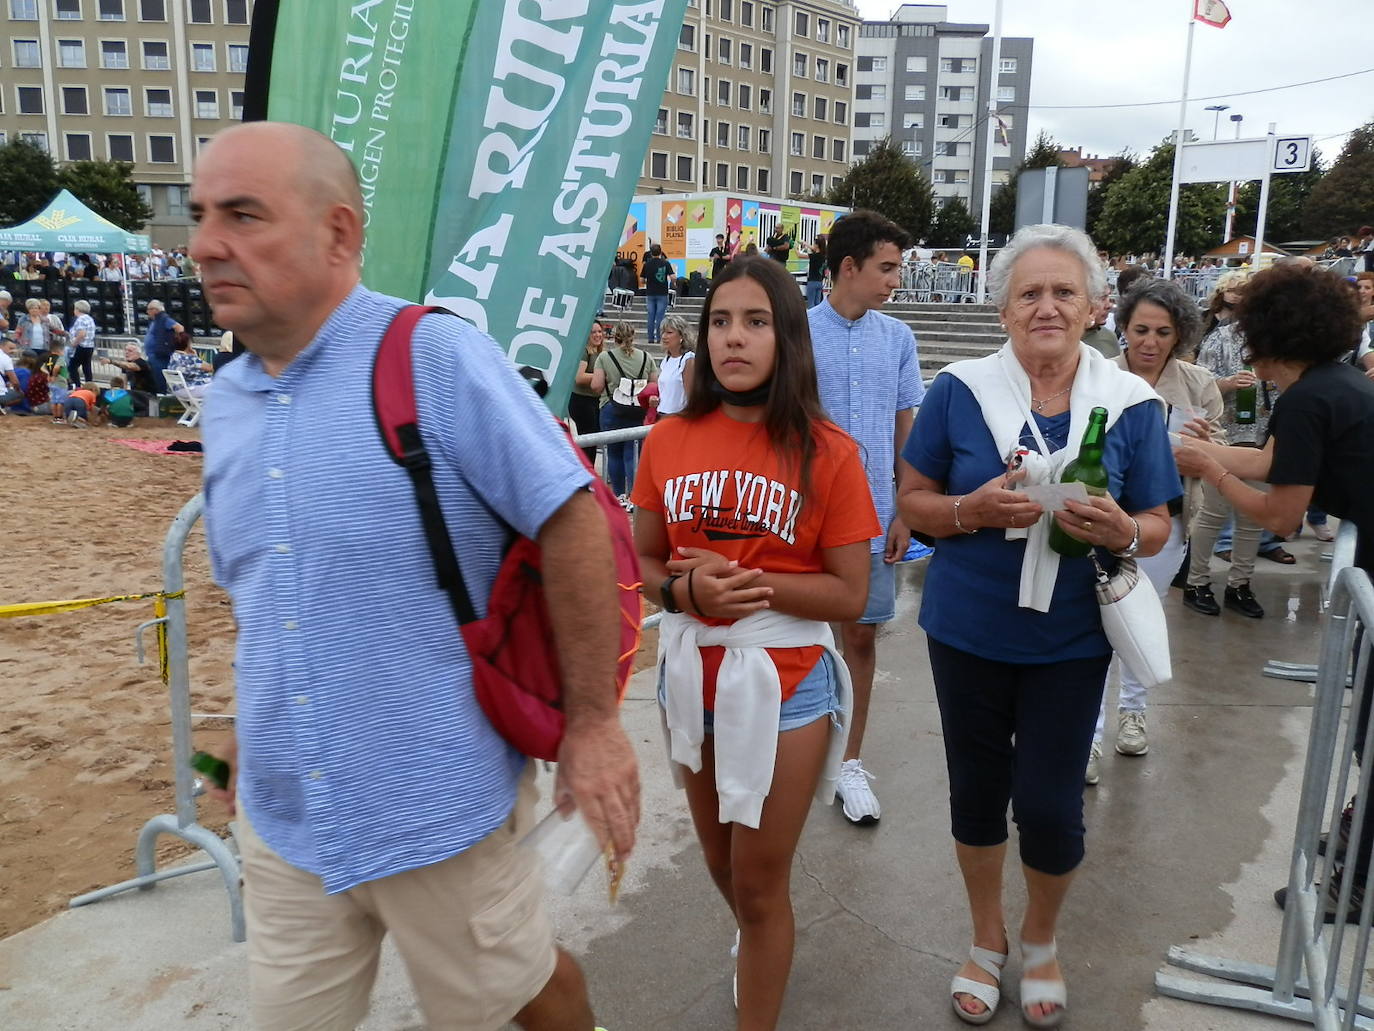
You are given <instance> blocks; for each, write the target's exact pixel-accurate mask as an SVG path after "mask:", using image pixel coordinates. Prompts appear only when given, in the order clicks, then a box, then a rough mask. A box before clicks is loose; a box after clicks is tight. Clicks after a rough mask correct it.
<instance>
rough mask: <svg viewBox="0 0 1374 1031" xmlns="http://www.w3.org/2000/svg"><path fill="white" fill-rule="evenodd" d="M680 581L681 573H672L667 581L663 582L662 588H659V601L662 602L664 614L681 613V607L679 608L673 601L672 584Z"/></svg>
mask: <svg viewBox="0 0 1374 1031" xmlns="http://www.w3.org/2000/svg"><path fill="white" fill-rule="evenodd" d="M681 579H682V574H681V573H674V574H673V575H672V576H670V577H668V579H666V580H664V581H663V586H661V587H660V588H659V589H658V593H659V597H660V600H661V601H662V602H663V611H664V612H678V613H680V612H681V611H682V608H681V606H679V605H678V603H677V602H675V601H673V584H675V583H677V582H678V581H679V580H681Z"/></svg>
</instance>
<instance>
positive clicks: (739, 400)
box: [711, 379, 773, 408]
mask: <svg viewBox="0 0 1374 1031" xmlns="http://www.w3.org/2000/svg"><path fill="white" fill-rule="evenodd" d="M772 389H773V381H772V380H771V379H769V380H768V381H766V382H764V383H760V384H759V385H758V386H757V387H755V388H754V389H753V390H727V389H726V388H725V387H724V386H722V385H721V382H720V380H712V381H711V394H712V395H713V396H715V397H718V398H720V400H721V401H722V402H723V403H724V404H727V405H734V406H735V407H736V408H757V407H758V406H759V405H762V404H767V403H768V395H769V393H771V392H772Z"/></svg>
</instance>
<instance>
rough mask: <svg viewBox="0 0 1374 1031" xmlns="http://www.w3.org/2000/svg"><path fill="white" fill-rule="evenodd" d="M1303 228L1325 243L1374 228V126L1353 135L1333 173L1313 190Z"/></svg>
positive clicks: (1346, 143)
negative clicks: (1372, 226) (1367, 226)
mask: <svg viewBox="0 0 1374 1031" xmlns="http://www.w3.org/2000/svg"><path fill="white" fill-rule="evenodd" d="M1302 225H1303V232H1304V233H1305V234H1307V235H1309V236H1313V237H1321V238H1322V239H1329V238H1330V237H1332V236H1339V235H1348V234H1350V233H1352V232H1354V231H1355V230H1356V229H1358V228H1359V227H1360V226H1362V225H1374V122H1367V123H1366V124H1364V125H1362V126H1360V127H1359V128H1358V129H1356V130H1355V131H1354V132H1352V133H1351V134H1350V138H1349V139H1348V140H1346V141H1345V146H1344V147H1343V148H1342V149H1341V154H1340V157H1338V158H1336V163H1335V164H1333V165H1332V166H1331V171H1329V172H1327V173H1326V174H1325V175H1324V176H1322V178H1321V181H1320V182H1319V183H1317V184H1316V185H1315V186H1314V187H1313V188H1312V193H1311V195H1310V196H1309V197H1308V198H1307V203H1306V205H1304V207H1303V212H1302Z"/></svg>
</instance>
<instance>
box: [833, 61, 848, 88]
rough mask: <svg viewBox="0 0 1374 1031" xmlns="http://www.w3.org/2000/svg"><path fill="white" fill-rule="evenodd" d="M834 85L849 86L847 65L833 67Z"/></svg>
mask: <svg viewBox="0 0 1374 1031" xmlns="http://www.w3.org/2000/svg"><path fill="white" fill-rule="evenodd" d="M835 85H836V86H848V85H849V65H847V64H837V65H836V66H835Z"/></svg>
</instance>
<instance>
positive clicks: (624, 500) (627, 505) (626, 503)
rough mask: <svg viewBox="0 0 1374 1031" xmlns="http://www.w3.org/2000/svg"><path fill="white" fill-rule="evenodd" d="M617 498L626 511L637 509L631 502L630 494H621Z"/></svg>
mask: <svg viewBox="0 0 1374 1031" xmlns="http://www.w3.org/2000/svg"><path fill="white" fill-rule="evenodd" d="M616 500H617V501H619V502H620V507H621V508H623V509H624V510H625V511H626V512H633V511H634V510H635V507H634V505H633V504H632V503H631V502H630V496H629V495H628V494H621V495H620V496H619V497H617V498H616Z"/></svg>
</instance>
